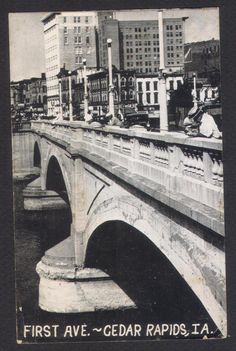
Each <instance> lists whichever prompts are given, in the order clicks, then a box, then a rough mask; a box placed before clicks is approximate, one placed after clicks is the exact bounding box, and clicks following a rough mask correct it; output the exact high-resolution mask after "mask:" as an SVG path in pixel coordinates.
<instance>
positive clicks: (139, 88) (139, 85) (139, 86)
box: [138, 82, 143, 91]
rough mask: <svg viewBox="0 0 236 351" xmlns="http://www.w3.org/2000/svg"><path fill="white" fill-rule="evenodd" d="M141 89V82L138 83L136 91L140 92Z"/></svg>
mask: <svg viewBox="0 0 236 351" xmlns="http://www.w3.org/2000/svg"><path fill="white" fill-rule="evenodd" d="M142 90H143V88H142V82H138V91H142Z"/></svg>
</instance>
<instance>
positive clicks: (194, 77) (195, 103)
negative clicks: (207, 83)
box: [193, 74, 197, 106]
mask: <svg viewBox="0 0 236 351" xmlns="http://www.w3.org/2000/svg"><path fill="white" fill-rule="evenodd" d="M193 105H194V106H197V79H196V74H193Z"/></svg>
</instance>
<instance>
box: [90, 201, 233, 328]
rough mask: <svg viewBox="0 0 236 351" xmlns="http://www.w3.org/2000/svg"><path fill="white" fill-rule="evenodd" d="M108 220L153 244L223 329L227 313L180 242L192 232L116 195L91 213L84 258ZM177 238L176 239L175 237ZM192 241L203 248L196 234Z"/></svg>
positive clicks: (201, 240) (155, 212)
mask: <svg viewBox="0 0 236 351" xmlns="http://www.w3.org/2000/svg"><path fill="white" fill-rule="evenodd" d="M107 222H110V223H112V222H113V223H117V222H123V223H126V225H128V226H130V227H131V228H134V229H135V230H137V231H139V232H140V233H142V235H143V236H145V237H146V238H147V239H148V241H149V242H150V243H152V244H154V245H155V247H156V248H157V249H158V250H160V252H161V253H162V254H163V255H164V256H165V257H166V259H167V260H168V261H169V262H170V263H171V265H172V266H173V267H174V268H175V269H176V271H177V272H178V274H179V275H180V276H181V277H182V278H183V279H184V281H185V282H186V284H187V285H188V286H189V287H190V288H191V290H192V292H193V293H194V294H195V295H196V296H197V298H198V299H199V300H200V301H201V303H202V305H203V306H204V307H205V309H206V310H207V312H208V313H209V315H210V316H211V318H212V320H213V321H214V322H215V324H216V325H217V326H218V328H219V329H220V330H221V331H223V333H224V332H225V320H226V313H225V311H224V309H223V308H222V306H221V305H220V304H219V303H218V301H217V300H216V298H215V296H214V294H213V292H212V291H211V289H210V288H209V287H208V284H207V283H206V280H205V276H204V274H203V272H202V271H201V269H200V268H199V267H200V266H201V265H199V264H198V262H197V261H194V260H192V259H191V257H190V249H189V247H188V246H187V245H186V246H185V245H183V242H184V240H183V238H184V236H186V237H188V235H195V234H193V233H191V232H189V231H188V230H187V229H185V228H182V227H181V226H180V225H177V224H176V223H173V222H172V220H171V219H170V218H165V217H164V216H163V215H162V214H161V213H158V212H157V211H156V210H154V209H153V210H150V207H148V206H147V207H145V206H144V205H140V204H139V203H138V202H136V203H135V202H134V201H133V200H132V199H130V198H128V197H124V198H118V197H117V198H113V199H108V200H106V201H104V202H103V203H101V204H99V205H98V206H97V207H96V209H94V211H93V212H92V213H91V215H90V218H89V220H88V225H87V228H86V248H87V249H86V257H88V252H89V247H90V243H91V240H92V238H93V235H94V233H95V235H96V233H97V232H101V231H100V230H99V228H101V227H102V226H103V225H105V223H107ZM173 226H175V228H174V231H173ZM177 237H179V239H177V240H176V238H177ZM194 240H196V242H197V244H198V245H199V247H201V246H202V247H204V242H203V239H202V238H200V237H197V236H196V238H194ZM181 241H182V242H181Z"/></svg>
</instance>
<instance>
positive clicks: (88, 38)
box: [64, 36, 90, 45]
mask: <svg viewBox="0 0 236 351" xmlns="http://www.w3.org/2000/svg"><path fill="white" fill-rule="evenodd" d="M82 43H83V41H82V37H80V36H75V37H74V44H82ZM67 44H69V41H68V37H67V36H64V45H67ZM85 44H86V45H90V37H86V38H85Z"/></svg>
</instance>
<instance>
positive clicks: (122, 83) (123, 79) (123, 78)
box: [121, 77, 126, 87]
mask: <svg viewBox="0 0 236 351" xmlns="http://www.w3.org/2000/svg"><path fill="white" fill-rule="evenodd" d="M125 81H126V79H125V77H122V78H121V86H122V87H124V86H125V83H126V82H125Z"/></svg>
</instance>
